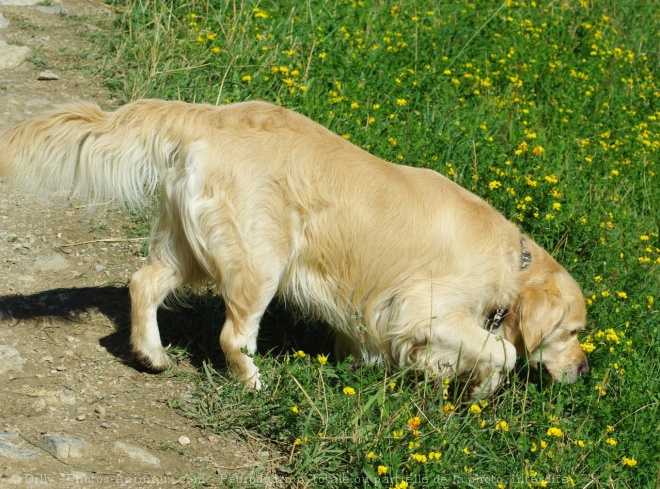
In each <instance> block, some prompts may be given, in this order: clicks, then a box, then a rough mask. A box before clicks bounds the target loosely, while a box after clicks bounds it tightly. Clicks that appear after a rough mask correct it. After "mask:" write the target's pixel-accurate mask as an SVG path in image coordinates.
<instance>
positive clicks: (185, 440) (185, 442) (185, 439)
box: [178, 436, 190, 447]
mask: <svg viewBox="0 0 660 489" xmlns="http://www.w3.org/2000/svg"><path fill="white" fill-rule="evenodd" d="M178 441H179V443H180V444H181V445H183V446H184V447H185V446H186V445H190V438H188V437H187V436H180V437H179V440H178Z"/></svg>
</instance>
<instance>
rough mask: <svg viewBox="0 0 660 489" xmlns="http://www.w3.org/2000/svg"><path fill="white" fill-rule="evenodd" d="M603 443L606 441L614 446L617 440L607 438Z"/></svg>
mask: <svg viewBox="0 0 660 489" xmlns="http://www.w3.org/2000/svg"><path fill="white" fill-rule="evenodd" d="M605 443H607V444H608V445H609V446H611V447H615V446H617V444H618V443H619V442H618V441H616V440H615V439H614V438H608V439H607V440H605Z"/></svg>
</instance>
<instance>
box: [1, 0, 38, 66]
mask: <svg viewBox="0 0 660 489" xmlns="http://www.w3.org/2000/svg"><path fill="white" fill-rule="evenodd" d="M1 1H2V0H0V2H1ZM30 54H32V50H31V49H30V48H29V47H27V46H10V45H9V44H7V43H6V42H4V41H0V70H11V69H14V68H17V67H19V66H20V65H21V64H23V62H24V61H25V60H26V59H28V57H29V56H30Z"/></svg>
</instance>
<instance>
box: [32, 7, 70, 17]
mask: <svg viewBox="0 0 660 489" xmlns="http://www.w3.org/2000/svg"><path fill="white" fill-rule="evenodd" d="M36 10H37V11H38V12H41V13H42V14H46V15H56V14H63V13H64V9H63V8H62V7H60V6H59V5H39V6H38V7H37V8H36Z"/></svg>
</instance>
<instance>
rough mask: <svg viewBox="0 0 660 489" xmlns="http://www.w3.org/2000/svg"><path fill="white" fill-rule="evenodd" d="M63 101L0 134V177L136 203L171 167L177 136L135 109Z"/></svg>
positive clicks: (75, 194)
mask: <svg viewBox="0 0 660 489" xmlns="http://www.w3.org/2000/svg"><path fill="white" fill-rule="evenodd" d="M136 108H137V107H134V108H133V110H130V111H128V112H127V113H122V109H120V110H119V111H117V112H114V113H108V112H104V111H102V110H101V109H100V108H99V107H98V106H96V105H94V104H90V103H79V104H73V105H68V106H65V107H63V108H61V109H59V110H57V111H56V112H53V113H50V114H47V115H44V116H41V117H37V118H35V119H32V120H29V121H27V122H23V123H21V124H19V125H17V126H15V127H13V128H11V129H9V130H7V131H6V132H4V133H3V134H1V135H0V178H2V179H4V180H6V181H8V182H11V183H15V184H17V185H20V186H22V187H26V188H28V189H31V190H34V191H37V192H43V191H46V192H49V193H53V192H58V193H62V192H64V193H66V194H67V195H68V196H70V197H72V198H78V199H81V200H84V201H89V202H96V203H100V202H107V201H110V200H114V201H116V202H118V203H119V204H121V205H124V206H127V207H139V206H140V205H141V204H143V203H144V200H145V198H146V197H148V196H149V195H150V194H152V193H153V192H154V190H155V188H156V185H157V183H158V181H159V179H160V176H162V174H163V172H164V171H165V170H166V169H167V168H168V167H169V166H171V164H172V162H173V160H174V158H176V155H177V153H178V150H179V147H180V140H179V141H176V140H175V139H174V138H168V137H166V136H164V135H163V131H162V130H161V129H162V128H160V127H159V126H158V124H145V121H144V114H143V117H140V114H139V110H135V109H136Z"/></svg>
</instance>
